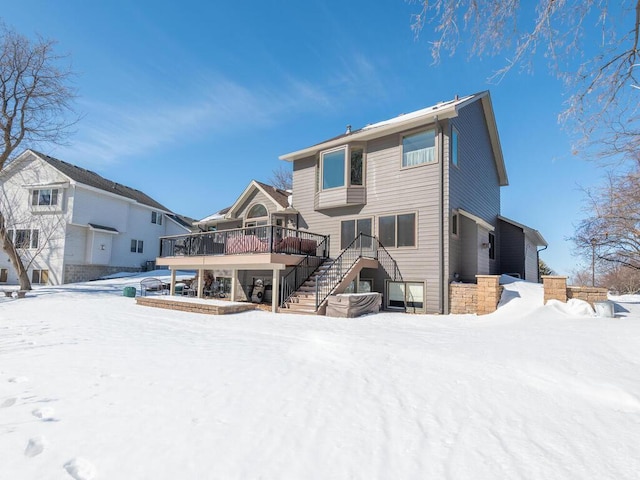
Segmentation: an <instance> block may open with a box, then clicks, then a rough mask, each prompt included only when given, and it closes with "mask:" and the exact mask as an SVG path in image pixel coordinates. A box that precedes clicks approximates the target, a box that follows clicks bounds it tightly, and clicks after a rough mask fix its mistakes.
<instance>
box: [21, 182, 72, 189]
mask: <svg viewBox="0 0 640 480" xmlns="http://www.w3.org/2000/svg"><path fill="white" fill-rule="evenodd" d="M69 185H70V184H69V182H48V183H25V184H24V185H22V188H29V189H35V188H42V187H51V188H69Z"/></svg>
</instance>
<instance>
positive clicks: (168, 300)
mask: <svg viewBox="0 0 640 480" xmlns="http://www.w3.org/2000/svg"><path fill="white" fill-rule="evenodd" d="M136 303H137V304H138V305H142V306H145V307H154V308H164V309H166V310H180V311H181V312H192V313H204V314H206V315H227V314H229V313H240V312H246V311H249V310H255V309H256V307H257V306H256V304H254V303H244V302H242V303H240V302H230V301H225V300H204V299H200V298H181V297H169V296H166V295H164V296H161V295H158V296H148V297H136Z"/></svg>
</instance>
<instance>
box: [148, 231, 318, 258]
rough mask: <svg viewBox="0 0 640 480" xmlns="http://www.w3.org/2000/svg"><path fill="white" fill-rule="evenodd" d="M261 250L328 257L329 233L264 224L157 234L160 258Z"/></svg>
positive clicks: (254, 252)
mask: <svg viewBox="0 0 640 480" xmlns="http://www.w3.org/2000/svg"><path fill="white" fill-rule="evenodd" d="M260 254H270V255H304V256H307V255H309V256H314V257H327V256H328V254H329V237H328V236H326V235H319V234H315V233H311V232H307V231H303V230H295V229H291V228H284V227H280V226H276V225H264V226H258V227H247V228H238V229H233V230H220V231H216V232H203V233H195V234H190V235H174V236H170V237H161V238H160V257H159V259H169V258H173V259H176V260H177V259H184V260H187V259H188V258H191V257H222V256H239V255H260ZM159 263H160V264H164V263H165V262H162V261H160V262H159ZM166 264H168V263H166Z"/></svg>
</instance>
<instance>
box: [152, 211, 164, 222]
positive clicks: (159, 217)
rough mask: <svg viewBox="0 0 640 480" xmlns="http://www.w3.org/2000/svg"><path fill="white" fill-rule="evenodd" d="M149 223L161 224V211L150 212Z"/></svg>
mask: <svg viewBox="0 0 640 480" xmlns="http://www.w3.org/2000/svg"><path fill="white" fill-rule="evenodd" d="M154 217H155V218H154ZM151 223H153V224H155V225H162V213H161V212H157V211H155V210H154V211H152V212H151Z"/></svg>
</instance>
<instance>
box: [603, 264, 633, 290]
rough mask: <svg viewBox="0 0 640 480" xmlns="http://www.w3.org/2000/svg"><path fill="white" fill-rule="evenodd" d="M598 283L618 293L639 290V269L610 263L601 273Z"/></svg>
mask: <svg viewBox="0 0 640 480" xmlns="http://www.w3.org/2000/svg"><path fill="white" fill-rule="evenodd" d="M600 284H601V285H603V286H605V287H607V288H608V289H609V290H612V291H614V292H618V293H620V294H627V293H636V292H638V291H640V271H639V270H637V269H635V268H629V267H626V266H624V265H611V266H609V268H608V269H607V270H606V271H605V272H604V273H603V274H602V276H601V279H600Z"/></svg>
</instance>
